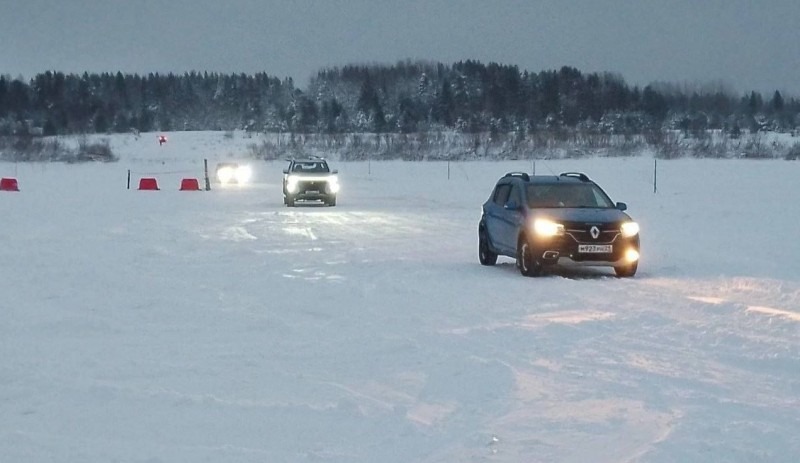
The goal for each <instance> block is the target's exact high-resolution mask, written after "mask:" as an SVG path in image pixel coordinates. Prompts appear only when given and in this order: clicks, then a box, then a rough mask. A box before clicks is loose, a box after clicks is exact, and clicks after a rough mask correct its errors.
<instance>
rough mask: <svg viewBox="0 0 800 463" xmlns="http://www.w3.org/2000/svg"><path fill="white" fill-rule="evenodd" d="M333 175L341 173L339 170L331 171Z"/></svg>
mask: <svg viewBox="0 0 800 463" xmlns="http://www.w3.org/2000/svg"><path fill="white" fill-rule="evenodd" d="M331 173H332V174H338V173H339V169H333V170H332V171H331Z"/></svg>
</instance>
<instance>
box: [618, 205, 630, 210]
mask: <svg viewBox="0 0 800 463" xmlns="http://www.w3.org/2000/svg"><path fill="white" fill-rule="evenodd" d="M617 209H619V210H621V211H624V210H627V209H628V205H627V204H625V203H617Z"/></svg>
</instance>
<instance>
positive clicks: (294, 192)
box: [283, 180, 336, 201]
mask: <svg viewBox="0 0 800 463" xmlns="http://www.w3.org/2000/svg"><path fill="white" fill-rule="evenodd" d="M283 194H284V195H285V196H291V197H293V198H294V199H296V200H301V201H314V200H319V201H322V200H326V199H329V198H333V197H335V196H336V193H335V192H334V191H333V188H331V185H330V183H329V182H328V181H325V180H313V181H298V182H296V183H295V184H294V185H293V188H291V190H290V189H289V188H288V187H287V185H284V187H283Z"/></svg>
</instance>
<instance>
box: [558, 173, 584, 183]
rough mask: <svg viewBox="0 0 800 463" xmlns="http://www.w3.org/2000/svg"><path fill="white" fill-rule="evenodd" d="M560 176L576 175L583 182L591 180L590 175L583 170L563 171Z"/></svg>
mask: <svg viewBox="0 0 800 463" xmlns="http://www.w3.org/2000/svg"><path fill="white" fill-rule="evenodd" d="M559 177H575V178H579V179H580V180H581V182H591V180H590V179H589V177H588V176H587V175H586V174H584V173H583V172H562V173H561V174H559Z"/></svg>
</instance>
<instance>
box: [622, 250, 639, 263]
mask: <svg viewBox="0 0 800 463" xmlns="http://www.w3.org/2000/svg"><path fill="white" fill-rule="evenodd" d="M625 260H626V261H628V262H631V263H633V262H636V261H638V260H639V251H637V250H636V249H628V250H627V251H625Z"/></svg>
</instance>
